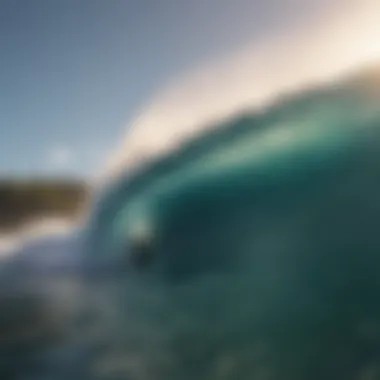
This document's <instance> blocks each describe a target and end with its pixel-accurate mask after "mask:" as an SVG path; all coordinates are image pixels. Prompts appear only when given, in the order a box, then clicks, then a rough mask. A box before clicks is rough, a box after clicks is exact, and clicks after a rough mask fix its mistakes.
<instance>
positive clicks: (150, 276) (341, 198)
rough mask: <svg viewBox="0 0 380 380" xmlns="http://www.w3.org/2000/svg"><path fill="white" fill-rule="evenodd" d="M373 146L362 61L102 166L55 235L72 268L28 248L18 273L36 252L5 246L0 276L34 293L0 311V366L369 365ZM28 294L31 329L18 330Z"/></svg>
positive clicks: (141, 374) (161, 376) (326, 373)
mask: <svg viewBox="0 0 380 380" xmlns="http://www.w3.org/2000/svg"><path fill="white" fill-rule="evenodd" d="M379 148H380V70H371V71H370V72H365V73H363V74H359V75H357V76H355V77H353V78H350V79H349V80H346V81H342V82H339V83H335V84H333V85H329V86H322V87H320V88H316V89H314V90H312V91H308V92H304V93H299V94H295V95H290V96H287V97H284V98H283V99H282V100H281V101H279V102H278V103H276V104H274V105H273V106H272V107H270V108H268V109H267V110H266V111H263V112H260V113H254V114H249V113H248V114H245V115H242V116H241V117H239V118H232V119H230V120H226V121H224V123H221V124H219V125H217V126H215V128H210V129H209V131H208V132H207V133H205V134H203V135H200V136H198V137H197V138H196V139H193V140H192V141H187V142H186V143H184V144H183V145H181V146H180V147H179V148H178V149H177V150H176V151H172V152H170V153H167V154H166V155H165V156H161V157H160V158H155V159H154V160H153V161H152V162H150V163H147V164H146V165H145V166H144V167H141V168H139V169H138V170H136V171H134V172H127V173H125V174H124V175H120V176H119V178H117V179H115V180H112V181H110V183H108V184H107V186H106V187H104V188H103V189H101V191H100V193H99V194H98V199H97V201H96V203H95V204H94V206H93V210H92V213H91V215H90V217H89V220H88V224H87V225H86V226H85V228H84V231H83V233H82V234H81V236H80V239H79V240H80V245H78V242H77V243H75V244H76V245H75V244H74V243H73V244H74V245H75V247H76V249H77V250H80V252H79V253H78V255H79V256H77V259H78V262H76V261H75V263H74V267H75V265H77V267H78V268H79V270H78V271H76V272H75V273H74V272H73V271H72V270H71V269H72V267H67V266H66V267H65V265H64V264H65V257H66V261H67V260H71V259H73V256H72V255H69V254H67V256H65V255H64V254H62V252H60V253H58V254H57V255H58V256H59V257H58V258H57V260H58V261H57V262H58V263H59V265H58V267H57V265H56V266H55V267H54V268H53V269H54V270H52V269H51V267H49V266H48V267H44V268H41V267H40V266H39V265H36V267H37V269H38V270H37V271H36V274H35V276H36V277H38V278H40V280H39V281H37V282H36V278H35V277H33V274H30V273H29V276H25V273H26V272H28V268H30V267H31V264H33V263H37V264H39V263H40V262H41V260H42V257H39V256H36V258H35V259H33V258H32V257H31V255H25V258H23V257H24V256H22V255H21V256H18V257H19V259H18V260H17V262H16V264H14V263H13V267H12V264H11V267H12V268H13V271H12V272H8V273H11V274H10V275H9V276H8V277H11V279H10V280H9V278H8V277H6V278H3V277H1V280H2V281H5V284H6V286H9V284H11V285H12V287H11V289H14V290H15V292H16V294H19V293H20V291H22V292H24V293H25V294H24V293H23V295H26V296H28V297H27V298H25V299H26V300H27V301H28V302H29V301H30V302H32V303H33V302H34V305H35V309H34V308H29V310H28V311H27V312H26V311H25V305H24V304H23V303H22V302H21V303H17V304H16V305H13V306H14V307H15V308H13V309H12V310H13V314H12V313H11V314H10V318H9V320H7V319H6V318H7V315H5V316H4V315H3V319H1V320H0V328H1V329H2V330H1V331H3V334H5V332H4V331H6V330H5V329H4V325H5V326H8V325H7V323H10V322H12V323H13V321H14V320H15V316H17V315H18V314H22V316H23V318H20V319H16V324H11V326H13V328H14V330H12V331H13V333H14V335H12V334H11V335H7V334H5V335H4V336H5V338H7V339H8V341H7V342H8V343H9V339H11V340H12V339H16V338H17V341H14V342H13V343H14V344H10V345H7V346H4V342H2V341H0V344H1V343H3V344H2V345H0V354H2V353H4V355H8V356H9V355H11V357H12V358H13V359H12V360H8V361H7V363H5V364H4V365H3V364H1V363H0V374H1V373H6V374H8V378H10V377H9V374H12V377H11V378H15V379H21V380H26V379H30V378H33V376H34V378H39V379H40V378H44V379H45V378H47V379H51V380H57V379H61V378H74V379H85V380H86V379H87V380H100V379H107V380H109V379H126V380H193V379H194V380H195V379H197V380H206V379H207V380H221V379H223V380H232V379H234V380H237V379H239V380H240V379H241V380H251V379H255V380H256V379H257V380H261V379H271V380H288V379H289V380H313V379H315V380H319V379H326V380H330V379H331V380H347V379H352V380H361V379H367V378H372V379H378V378H380V367H379V363H380V335H379V334H380V330H379V329H380V302H379V297H378V295H379V292H380V282H379V280H378V279H379V273H380V257H379V252H380V239H379V233H378V220H379V217H380V207H379V205H380V191H379V190H380V149H379ZM74 240H75V239H74ZM59 244H61V243H59ZM74 245H73V246H70V248H68V249H69V250H73V249H74ZM14 265H16V266H15V267H14ZM32 266H33V265H32ZM20 268H21V269H20ZM62 268H64V269H65V271H63V272H62ZM3 272H4V268H3ZM41 275H42V276H43V277H41ZM57 276H58V277H59V281H57V278H58V277H57ZM7 281H8V282H7ZM46 281H47V282H46ZM33 284H34V285H33ZM54 284H55V286H53V285H54ZM44 285H45V286H44ZM46 285H48V286H46ZM33 286H34V287H36V289H33ZM4 288H5V287H3V289H4ZM73 288H74V290H73ZM36 295H37V297H35V296H36ZM13 296H14V295H13ZM29 296H34V298H33V297H32V298H30V297H29ZM5 298H6V299H5V301H7V300H9V295H8V297H5ZM16 298H17V297H14V298H13V299H16ZM70 298H75V302H74V301H73V300H71V301H70ZM18 299H20V298H18ZM62 300H63V301H62ZM37 301H38V302H37ZM40 301H43V302H42V305H40V303H39V302H40ZM1 302H3V299H1ZM36 302H37V303H36ZM3 305H4V304H3ZM66 305H69V306H70V307H69V306H66ZM4 310H5V309H4ZM32 312H33V313H34V314H33V315H32V317H33V318H34V319H33V323H34V322H35V325H34V324H33V326H32V327H33V328H34V327H35V328H36V329H37V331H40V335H37V336H38V339H37V343H38V346H37V343H36V341H35V340H33V339H34V338H33V334H32V335H30V334H29V331H28V329H26V333H27V336H26V338H25V339H26V340H22V339H21V341H20V339H19V338H20V337H19V334H18V332H19V331H20V326H21V327H22V326H23V325H25V324H26V323H27V322H26V321H27V320H31V319H30V318H27V317H28V313H32ZM41 313H42V314H41ZM62 313H64V315H62ZM4 318H5V319H4ZM40 318H46V319H42V320H43V321H45V320H46V321H47V322H46V323H45V322H42V323H43V324H44V323H45V325H46V326H45V327H47V331H46V334H45V335H47V337H46V338H47V339H43V338H44V337H45V336H44V335H43V334H44V329H42V336H41V329H39V328H40V324H39V323H38V321H39V320H40ZM17 321H19V322H17ZM17 323H19V325H17ZM21 331H24V330H22V329H21ZM12 337H13V338H12ZM30 337H31V338H30ZM10 343H12V341H11V342H10ZM15 352H16V353H18V354H17V355H15ZM3 357H4V356H3ZM9 357H10V356H9ZM3 378H7V377H6V375H5V376H3Z"/></svg>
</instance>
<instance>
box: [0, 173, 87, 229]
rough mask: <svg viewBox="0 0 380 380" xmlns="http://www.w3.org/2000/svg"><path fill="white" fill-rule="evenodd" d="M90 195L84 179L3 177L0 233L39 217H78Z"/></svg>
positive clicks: (0, 197)
mask: <svg viewBox="0 0 380 380" xmlns="http://www.w3.org/2000/svg"><path fill="white" fill-rule="evenodd" d="M88 197H89V188H88V185H87V184H86V183H85V182H80V181H70V180H62V181H55V180H27V181H21V180H0V232H8V231H9V232H11V231H12V230H13V229H15V228H18V227H20V226H22V225H24V224H25V223H28V222H30V221H32V220H34V219H38V218H46V217H53V218H57V217H59V218H61V217H63V218H76V217H78V216H79V215H80V213H81V211H82V209H83V207H84V206H85V204H86V203H87V200H88Z"/></svg>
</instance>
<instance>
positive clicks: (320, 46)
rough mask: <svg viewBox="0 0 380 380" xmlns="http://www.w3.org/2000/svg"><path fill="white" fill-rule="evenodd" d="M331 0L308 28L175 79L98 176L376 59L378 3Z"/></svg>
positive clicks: (140, 117) (270, 39)
mask: <svg viewBox="0 0 380 380" xmlns="http://www.w3.org/2000/svg"><path fill="white" fill-rule="evenodd" d="M336 5H337V7H336V9H335V8H334V10H333V11H331V14H329V15H328V16H327V15H326V14H324V16H323V17H321V18H320V19H317V20H313V22H311V23H310V24H309V25H307V30H305V25H301V26H300V25H297V23H294V24H295V26H294V28H291V30H290V31H289V30H288V29H284V30H279V31H277V32H276V33H275V34H272V35H271V36H270V37H266V38H261V39H257V40H254V42H253V43H252V45H251V46H247V47H246V48H245V49H241V50H239V51H236V52H233V53H230V54H228V55H226V56H225V57H219V58H217V59H215V60H214V61H211V62H208V63H203V64H201V65H200V66H199V67H198V68H194V69H193V70H192V71H191V72H189V73H185V74H184V75H182V76H179V77H176V78H173V80H172V82H171V83H169V84H168V85H167V86H166V87H164V88H163V89H162V90H161V91H159V92H158V93H157V94H156V96H154V97H153V99H152V100H151V101H150V102H148V103H147V105H146V106H145V107H143V108H142V109H141V110H140V112H139V113H138V114H137V115H136V117H135V118H134V120H132V121H131V122H130V123H129V126H128V131H127V136H126V138H125V141H124V142H123V143H122V144H121V146H120V147H119V148H118V149H117V150H116V153H114V154H112V156H111V158H110V160H109V162H108V163H107V165H106V168H105V170H104V171H103V172H102V173H101V178H107V177H109V176H112V173H116V174H117V173H119V172H120V171H125V170H126V171H128V170H129V171H133V170H134V168H136V167H138V166H139V165H141V164H143V163H144V162H146V161H149V160H150V159H154V157H156V156H157V155H160V154H164V153H165V152H169V151H171V150H173V149H175V148H176V147H178V146H180V145H181V144H182V143H183V142H186V141H187V140H188V139H189V138H191V137H192V136H195V135H197V134H198V133H201V132H202V131H204V130H206V129H212V128H217V126H218V125H220V124H222V123H221V121H222V120H224V119H226V118H229V117H231V116H233V115H238V114H239V113H242V112H246V111H255V110H256V111H257V110H260V109H263V108H264V109H265V108H266V107H267V106H268V105H270V104H272V103H273V102H274V101H275V100H276V99H277V98H278V97H280V96H282V95H283V94H286V93H289V92H293V91H302V90H307V89H308V88H312V87H314V86H316V85H319V84H321V83H326V82H334V81H339V80H340V79H342V78H343V77H345V76H347V75H349V74H350V73H352V72H354V71H355V70H358V69H360V67H365V66H366V65H368V64H369V63H371V62H376V61H377V60H379V59H380V46H379V44H378V39H377V36H378V35H380V5H379V3H378V2H377V1H372V0H367V1H352V2H342V3H339V4H336ZM338 5H339V6H338Z"/></svg>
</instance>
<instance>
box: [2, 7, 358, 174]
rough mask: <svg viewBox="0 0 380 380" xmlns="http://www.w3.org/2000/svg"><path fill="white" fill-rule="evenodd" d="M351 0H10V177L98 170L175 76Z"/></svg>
mask: <svg viewBox="0 0 380 380" xmlns="http://www.w3.org/2000/svg"><path fill="white" fill-rule="evenodd" d="M363 1H364V0H363ZM342 2H345V3H348V2H350V3H352V2H353V1H351V0H346V1H344V0H334V1H330V0H313V1H301V0H299V1H297V0H282V1H280V0H192V1H189V0H177V1H176V0H107V1H106V0H0V47H1V49H0V62H1V64H0V178H1V177H8V176H25V175H26V176H60V175H70V176H79V177H81V176H84V177H86V176H89V175H92V174H93V173H94V171H96V170H97V169H98V168H99V166H101V164H102V163H103V162H104V160H105V159H106V158H107V157H108V156H109V154H110V152H111V151H112V150H113V149H114V147H115V145H118V143H119V142H120V141H121V140H122V139H123V138H124V135H125V131H126V128H127V126H128V125H129V124H130V123H131V122H132V121H133V120H134V118H136V115H138V114H139V112H141V110H142V109H143V107H144V105H146V104H147V103H148V102H149V101H150V99H152V98H153V97H154V95H155V94H157V93H159V91H160V90H161V89H162V88H163V87H165V85H166V84H167V83H168V82H170V80H172V78H175V77H177V76H179V75H181V74H182V73H187V72H191V70H192V68H193V67H199V66H200V65H202V63H203V62H205V63H206V62H209V61H210V60H215V59H216V60H217V59H218V57H225V56H226V55H228V54H229V53H230V52H231V54H232V53H233V52H234V51H237V50H239V48H240V47H243V46H246V45H248V44H252V43H254V41H255V40H259V39H263V38H267V37H268V38H269V37H270V36H271V35H273V34H276V33H277V32H279V31H282V30H286V29H289V28H293V27H294V25H295V24H296V23H299V24H302V23H304V24H305V25H304V28H307V23H308V22H309V21H310V17H317V16H318V17H322V18H323V17H324V15H325V14H329V13H331V12H332V11H333V8H334V4H335V5H336V4H338V3H340V4H341V3H342ZM338 5H339V4H338ZM295 14H296V15H298V16H300V15H301V16H302V15H304V16H305V15H309V16H310V17H295V16H294V15H295ZM301 26H302V25H301Z"/></svg>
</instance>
